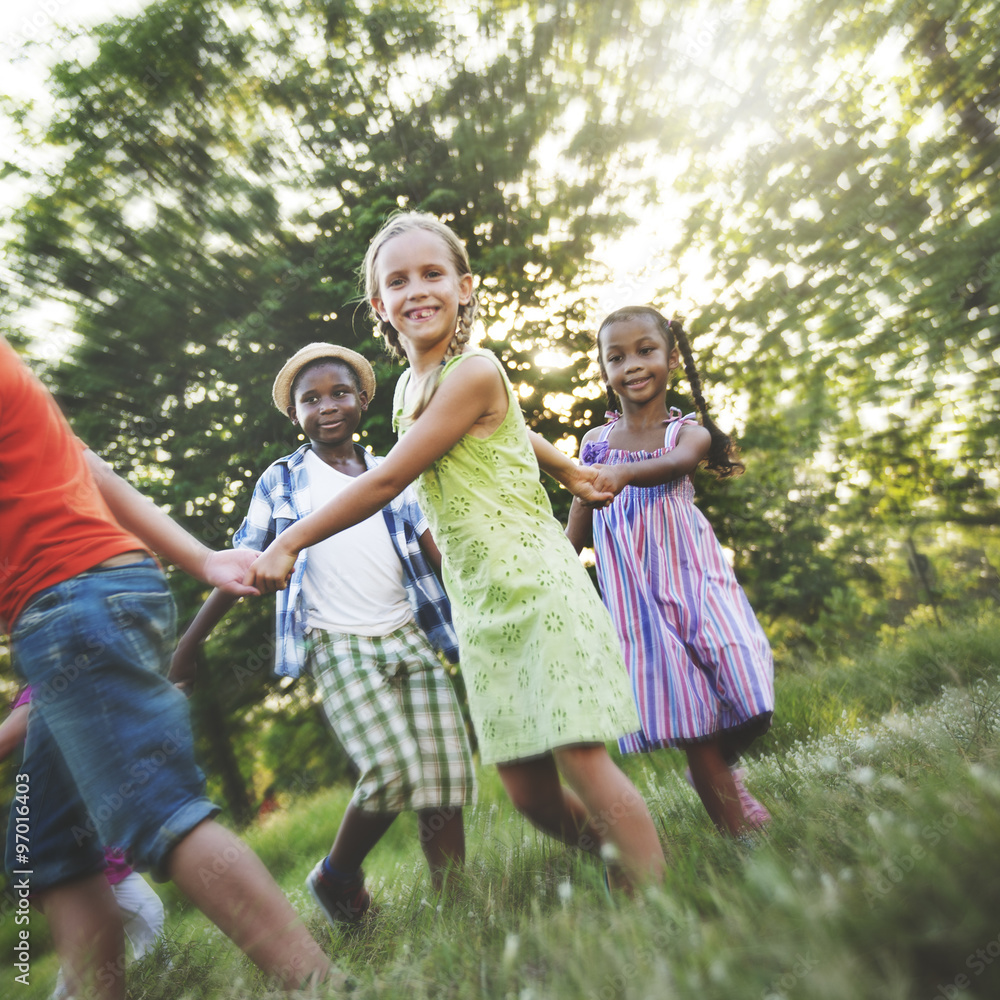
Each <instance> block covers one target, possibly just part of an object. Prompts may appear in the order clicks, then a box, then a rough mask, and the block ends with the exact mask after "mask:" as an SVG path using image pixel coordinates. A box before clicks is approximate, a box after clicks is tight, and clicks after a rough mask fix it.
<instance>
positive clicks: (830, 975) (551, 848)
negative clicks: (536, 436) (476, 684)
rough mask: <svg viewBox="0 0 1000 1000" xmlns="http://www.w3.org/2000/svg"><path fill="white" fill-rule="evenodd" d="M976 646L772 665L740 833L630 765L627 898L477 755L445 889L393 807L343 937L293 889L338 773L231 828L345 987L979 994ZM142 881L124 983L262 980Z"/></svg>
mask: <svg viewBox="0 0 1000 1000" xmlns="http://www.w3.org/2000/svg"><path fill="white" fill-rule="evenodd" d="M998 640H1000V622H997V621H996V620H995V619H991V618H986V617H984V618H982V619H980V620H979V621H977V622H975V623H971V624H965V625H963V626H961V627H956V628H953V629H949V630H945V631H938V630H934V631H930V630H926V631H925V630H919V631H914V632H913V633H911V634H909V635H907V636H905V637H904V638H902V639H900V640H899V641H897V642H896V643H894V644H893V645H892V646H886V647H882V648H880V649H878V650H875V651H873V652H870V653H865V654H864V655H863V656H858V657H857V658H855V659H851V658H850V657H849V656H847V655H843V656H838V657H836V658H833V657H831V658H830V662H828V663H825V664H822V665H804V666H802V667H801V668H799V669H797V670H796V671H794V672H790V673H786V675H783V676H780V677H779V681H778V690H779V709H778V722H777V724H776V734H775V736H773V737H771V738H770V739H769V745H768V746H767V747H766V748H765V750H764V752H762V753H761V754H759V756H757V757H756V758H754V759H752V760H750V761H749V762H748V763H747V768H748V784H749V785H750V787H751V788H752V789H753V790H754V791H755V792H756V793H757V794H758V795H759V797H760V798H761V799H762V800H763V801H764V802H765V804H766V805H767V806H768V807H769V808H770V809H771V811H772V813H773V815H774V822H773V824H772V827H771V831H770V834H769V836H768V837H767V838H764V839H762V840H761V841H760V842H759V844H758V845H757V846H756V848H754V849H749V848H747V847H744V846H742V845H738V844H735V843H732V842H729V841H726V840H723V839H722V838H720V837H718V836H717V835H716V834H715V832H714V830H713V829H712V828H711V826H710V824H709V821H708V819H707V817H706V816H705V813H704V810H703V809H702V808H701V806H700V804H699V803H698V802H697V801H696V799H695V796H694V793H693V792H691V790H690V789H689V788H688V787H687V785H686V783H685V782H684V780H683V777H682V775H681V773H680V770H681V763H682V758H681V757H680V755H678V754H669V753H659V754H654V755H651V756H648V757H643V758H630V759H628V760H627V761H626V762H625V766H626V767H627V769H628V770H629V772H630V774H631V775H632V776H633V778H634V780H635V781H636V784H637V785H638V787H639V789H640V791H642V792H643V794H644V795H645V796H646V798H647V801H648V802H649V804H650V808H651V810H652V812H653V814H654V817H655V819H656V820H657V823H658V824H659V827H660V829H661V831H662V835H663V841H664V846H665V849H666V852H667V855H668V860H669V863H670V870H669V873H668V876H667V880H666V883H665V885H664V886H663V887H662V888H657V889H655V890H648V891H646V892H645V893H643V894H642V895H641V896H640V897H639V898H637V899H635V900H631V901H630V900H627V899H622V898H619V899H616V900H615V901H614V902H610V901H608V900H607V899H606V898H605V896H604V892H603V889H602V887H601V875H600V871H599V870H598V868H597V866H596V865H595V864H594V863H593V862H592V861H590V860H589V859H587V858H584V857H581V856H579V855H578V854H574V853H572V852H570V851H568V850H566V849H564V848H563V847H561V846H560V845H558V844H555V843H554V842H552V841H551V840H547V839H545V838H542V837H540V836H537V835H536V834H535V833H534V831H532V830H531V829H529V828H528V827H527V826H526V825H525V824H524V822H523V821H522V820H521V819H520V817H518V816H517V815H516V814H514V813H513V811H512V810H511V808H510V806H509V804H508V803H507V802H506V800H505V799H504V797H503V794H502V791H501V789H500V787H499V783H498V781H497V779H496V775H495V773H494V772H493V771H491V770H488V771H485V772H483V773H482V775H481V789H480V802H479V804H478V806H477V807H476V808H475V809H473V810H470V811H469V812H468V814H467V830H468V842H469V860H468V865H467V869H466V871H465V873H464V874H463V875H462V876H461V877H459V878H456V879H455V881H454V884H453V885H452V887H451V893H450V896H449V898H447V899H446V900H443V901H442V900H439V899H437V898H436V897H435V896H434V895H433V894H432V893H431V892H430V890H429V886H428V882H427V879H426V875H425V872H424V869H423V860H422V856H421V854H420V851H419V848H418V846H417V837H416V827H415V824H414V822H413V818H412V817H411V816H403V817H401V818H400V820H399V821H397V823H396V824H395V825H394V826H393V828H392V830H391V831H390V833H389V835H388V836H387V837H386V838H385V840H384V841H383V842H382V843H380V844H379V846H378V847H377V848H376V850H375V851H374V852H373V854H372V856H371V858H370V862H369V864H368V865H367V866H366V867H367V870H368V873H369V882H370V886H371V888H372V890H373V892H374V893H375V895H376V896H377V897H378V901H379V903H380V905H381V912H380V915H379V917H378V919H377V920H376V921H375V922H373V924H372V925H371V926H370V927H367V928H365V929H364V930H362V931H359V932H355V933H353V934H347V933H335V932H331V931H329V930H328V928H327V926H326V924H325V923H324V922H323V921H322V920H321V919H320V917H319V915H318V913H317V911H316V910H315V908H314V907H313V906H312V904H311V902H310V901H309V900H308V898H307V895H306V893H305V891H304V890H303V889H302V881H303V879H304V877H305V875H306V873H307V872H308V870H309V869H310V867H311V866H312V864H313V863H314V862H315V860H316V858H318V857H319V856H321V855H322V853H323V852H325V851H326V850H327V848H328V847H329V842H330V839H331V837H332V835H333V833H334V831H335V829H336V826H337V823H338V821H339V818H340V814H341V813H342V811H343V808H344V806H345V805H346V802H347V799H348V796H349V790H348V789H343V788H337V789H330V790H328V791H325V792H323V793H321V794H320V795H317V796H315V797H314V798H311V799H309V800H302V801H299V802H297V803H295V804H294V805H293V806H291V807H290V808H289V809H287V810H286V811H285V812H284V813H282V814H277V815H274V816H273V817H272V818H271V819H270V820H269V821H268V822H267V823H266V825H264V826H261V827H259V828H256V829H253V830H251V831H249V832H248V834H247V839H248V840H249V841H250V843H251V844H252V846H253V847H254V849H255V850H257V852H258V853H259V854H260V855H261V857H262V858H263V860H264V861H265V863H266V864H267V865H268V866H269V867H270V868H271V870H272V871H273V872H274V873H275V875H276V877H277V878H278V879H279V881H280V882H281V884H282V885H283V886H284V887H285V889H286V891H287V892H288V894H289V896H290V898H291V899H292V901H293V903H294V905H295V906H296V908H297V909H298V910H299V911H300V912H301V913H302V914H303V915H304V916H305V917H306V919H307V921H308V923H309V925H310V927H311V928H312V930H313V931H314V933H315V934H316V935H317V936H318V937H319V938H320V940H321V941H323V943H324V944H325V945H326V946H327V948H328V950H329V952H330V954H331V955H333V956H334V957H335V960H336V961H337V962H338V964H339V965H340V966H341V967H342V968H344V969H345V970H347V971H349V972H350V973H351V975H352V976H353V977H354V978H355V980H356V981H357V989H356V990H355V992H354V993H353V994H352V996H355V997H357V998H358V1000H368V998H375V997H404V998H406V1000H422V998H431V997H434V998H465V997H484V998H491V1000H492V998H496V1000H508V998H511V1000H533V998H534V1000H542V998H545V1000H571V998H572V1000H576V998H586V1000H633V998H673V997H676V998H684V1000H688V998H691V1000H694V998H697V1000H742V998H747V1000H758V998H761V1000H764V998H766V1000H797V998H802V1000H869V998H870V1000H895V998H914V1000H918V998H920V1000H941V998H957V997H960V998H962V1000H994V998H995V997H997V996H1000V866H998V865H997V862H996V851H997V845H998V844H1000V768H998V760H1000V756H998V755H1000V679H998V670H1000V652H998V651H1000V643H998ZM883 717H884V718H883ZM162 891H163V893H164V898H165V900H166V901H167V905H168V912H169V919H168V928H169V933H168V939H167V941H166V942H165V944H164V946H163V947H162V948H161V950H160V952H159V953H158V954H157V955H156V956H154V957H153V958H152V959H150V960H147V961H144V962H143V963H141V964H139V965H137V966H133V967H132V968H131V969H130V971H129V979H128V986H129V995H130V997H132V998H134V1000H137V998H143V1000H179V998H181V997H191V998H202V997H205V998H209V997H211V998H237V997H248V996H252V997H265V996H271V995H272V994H271V993H270V992H269V991H268V989H267V987H266V985H265V984H263V983H262V982H261V981H260V979H259V977H258V976H257V974H256V972H255V971H254V970H253V968H252V967H251V966H250V965H249V963H247V962H246V961H245V960H244V959H243V958H242V957H241V956H240V955H239V954H238V953H237V952H236V951H235V950H234V949H233V948H232V946H230V945H229V944H228V942H226V941H224V939H222V938H221V937H220V936H219V935H218V934H217V932H215V931H214V930H213V929H212V928H211V927H210V926H209V925H208V924H207V923H206V922H205V920H204V919H203V918H202V917H201V916H200V915H199V914H197V913H195V912H192V911H185V910H184V908H183V904H182V902H181V901H180V899H179V898H178V897H177V896H176V894H175V893H174V892H173V890H172V889H169V888H164V889H163V890H162ZM37 920H38V918H36V921H37ZM52 975H54V963H53V962H51V960H50V961H49V962H48V964H47V966H43V963H42V961H41V960H39V962H38V963H37V964H36V966H35V968H34V973H33V979H34V981H35V985H34V986H33V987H31V988H30V989H25V990H23V991H22V990H20V989H19V991H18V993H17V994H16V995H17V996H24V997H36V996H37V997H42V996H46V995H47V990H48V988H50V983H51V978H46V977H51V976H52ZM4 995H7V991H5V993H4Z"/></svg>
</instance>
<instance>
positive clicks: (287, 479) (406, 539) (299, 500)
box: [233, 444, 458, 677]
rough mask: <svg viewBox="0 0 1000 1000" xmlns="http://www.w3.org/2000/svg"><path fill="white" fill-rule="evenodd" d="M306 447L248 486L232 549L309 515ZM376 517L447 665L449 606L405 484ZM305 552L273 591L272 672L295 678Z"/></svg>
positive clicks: (299, 663)
mask: <svg viewBox="0 0 1000 1000" xmlns="http://www.w3.org/2000/svg"><path fill="white" fill-rule="evenodd" d="M309 447H310V446H309V445H308V444H304V445H302V447H301V448H299V449H298V450H297V451H295V452H293V453H292V454H291V455H286V456H285V457H284V458H279V459H278V460H277V461H276V462H273V463H272V464H271V465H269V466H268V467H267V468H266V469H265V470H264V473H263V475H262V476H261V477H260V479H258V480H257V485H256V486H255V487H254V491H253V496H252V497H251V499H250V506H249V507H248V509H247V514H246V517H245V518H244V519H243V523H242V524H241V525H240V527H239V530H238V531H237V532H236V534H235V535H234V536H233V546H234V547H235V548H245V549H261V550H263V549H266V548H267V547H268V545H270V544H271V542H273V541H274V539H275V537H276V536H277V535H279V534H281V532H282V531H284V530H285V529H286V528H287V527H288V526H289V525H291V524H294V523H295V522H296V521H297V520H299V519H300V518H303V517H305V516H306V515H307V514H311V513H312V506H311V504H310V502H309V476H308V473H307V472H306V467H305V453H306V450H307V449H308V448H309ZM358 451H359V453H360V454H361V455H363V456H364V460H365V465H366V466H367V467H368V468H369V469H374V468H375V466H377V465H378V464H379V462H380V461H381V459H379V458H376V457H375V456H374V455H372V454H371V452H368V451H365V450H364V449H362V448H359V449H358ZM382 516H383V518H384V519H385V523H386V527H387V528H388V529H389V536H390V538H392V544H393V546H394V547H395V549H396V554H397V555H398V556H399V560H400V562H401V563H402V564H403V585H404V586H405V587H406V593H407V596H408V597H409V599H410V606H411V607H412V608H413V614H414V616H415V617H416V620H417V623H418V624H419V626H420V627H421V628H422V629H423V630H424V632H425V633H426V634H427V637H428V639H430V641H431V644H432V645H433V646H434V648H435V649H439V650H440V651H441V652H442V653H444V655H445V657H446V658H447V659H448V660H450V661H451V662H452V663H457V662H458V638H457V637H456V635H455V629H454V627H453V625H452V622H451V605H450V604H449V603H448V598H447V597H446V596H445V593H444V590H443V589H442V587H441V584H440V582H439V581H438V578H437V576H436V575H435V573H434V570H433V569H431V566H430V564H429V563H428V562H427V560H426V558H425V557H424V554H423V552H422V551H421V549H420V536H421V535H422V534H423V533H424V532H425V531H426V530H427V520H426V519H425V518H424V515H423V512H422V511H421V509H420V506H419V504H418V503H417V498H416V495H415V494H414V492H413V490H412V489H410V487H407V488H406V489H405V490H403V492H402V493H400V494H399V496H398V497H396V498H395V499H394V500H391V501H390V502H389V503H388V504H387V505H386V506H385V507H383V508H382ZM308 551H309V550H308V549H307V550H306V551H305V552H303V553H302V554H301V555H300V556H299V558H298V560H297V561H296V563H295V568H294V570H293V571H292V579H291V581H290V582H289V585H288V587H287V588H286V589H285V590H279V591H278V592H277V594H276V595H275V596H276V598H277V603H276V605H275V616H276V623H275V628H276V631H275V636H276V637H277V647H276V649H275V654H274V670H275V673H277V674H287V675H288V676H289V677H298V676H299V674H300V673H302V669H303V667H304V665H305V660H304V653H303V648H302V641H301V637H302V635H303V634H304V632H305V628H306V620H305V610H304V608H303V607H302V581H303V580H304V579H305V574H306V560H307V557H308Z"/></svg>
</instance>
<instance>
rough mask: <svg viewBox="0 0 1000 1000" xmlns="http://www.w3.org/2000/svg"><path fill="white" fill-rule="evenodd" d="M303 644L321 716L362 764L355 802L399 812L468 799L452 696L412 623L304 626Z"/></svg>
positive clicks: (471, 779) (467, 763)
mask: <svg viewBox="0 0 1000 1000" xmlns="http://www.w3.org/2000/svg"><path fill="white" fill-rule="evenodd" d="M306 651H307V653H306V655H307V663H308V669H309V671H310V672H311V673H312V675H313V677H314V678H315V680H316V686H317V687H318V688H319V691H320V694H321V696H322V699H323V710H324V712H325V713H326V717H327V719H328V720H329V722H330V725H331V726H332V727H333V731H334V733H336V735H337V738H338V739H339V740H340V742H341V743H342V744H343V746H344V750H345V751H346V752H347V754H348V755H349V756H350V758H351V760H353V761H354V763H355V765H357V768H358V770H359V771H360V772H361V776H360V778H359V779H358V783H357V786H356V788H355V790H354V804H355V805H356V806H358V807H359V808H361V809H365V810H367V811H369V812H401V811H402V810H404V809H433V808H435V807H443V806H465V805H470V804H471V803H472V802H474V801H475V795H476V784H475V772H474V770H473V766H472V755H471V753H470V752H469V740H468V737H467V735H466V732H465V722H464V720H463V719H462V712H461V709H460V708H459V706H458V699H457V698H456V697H455V692H454V689H453V688H452V686H451V682H450V681H449V679H448V675H447V674H446V673H445V671H444V668H443V667H442V666H441V663H440V661H439V660H438V658H437V656H436V654H435V653H434V650H433V649H432V648H431V646H430V644H429V643H428V642H427V639H426V637H425V636H424V634H423V633H422V632H421V631H420V629H419V628H417V627H416V626H415V625H414V624H413V623H412V622H411V623H410V624H408V625H404V626H403V627H402V628H400V629H397V630H396V631H395V632H392V633H391V634H390V635H386V636H374V637H369V636H363V635H348V634H346V633H342V632H325V631H323V630H322V629H311V630H310V632H309V635H308V636H307V639H306Z"/></svg>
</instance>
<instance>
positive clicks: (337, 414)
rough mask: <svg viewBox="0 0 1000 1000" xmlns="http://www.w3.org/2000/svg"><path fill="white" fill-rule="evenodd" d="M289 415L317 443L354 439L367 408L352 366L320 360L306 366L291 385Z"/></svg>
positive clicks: (329, 444)
mask: <svg viewBox="0 0 1000 1000" xmlns="http://www.w3.org/2000/svg"><path fill="white" fill-rule="evenodd" d="M292 399H293V400H294V403H293V405H292V406H289V407H288V416H289V418H290V419H291V421H292V423H293V424H298V425H299V426H300V427H301V428H302V430H303V431H305V434H306V437H308V438H309V440H310V441H312V442H313V443H314V444H317V445H326V446H335V445H339V444H343V443H344V442H348V441H352V440H353V436H354V432H355V431H356V430H357V429H358V424H359V423H360V422H361V414H362V413H364V411H365V410H367V409H368V397H367V396H366V395H365V393H364V392H362V391H361V390H360V389H358V381H357V376H356V375H355V374H354V371H353V369H351V368H350V367H349V366H348V365H345V364H344V363H343V362H340V361H320V362H319V363H317V364H313V365H310V366H308V367H307V368H305V369H303V370H302V371H301V372H300V373H299V374H298V375H297V376H296V379H295V383H294V385H293V386H292Z"/></svg>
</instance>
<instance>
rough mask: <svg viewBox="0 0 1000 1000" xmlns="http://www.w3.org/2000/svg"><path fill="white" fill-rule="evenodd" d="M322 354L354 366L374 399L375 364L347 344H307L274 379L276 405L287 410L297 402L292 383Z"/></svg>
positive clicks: (362, 383)
mask: <svg viewBox="0 0 1000 1000" xmlns="http://www.w3.org/2000/svg"><path fill="white" fill-rule="evenodd" d="M320 358H323V359H324V360H329V361H341V362H343V363H344V364H345V365H347V367H348V368H350V369H352V370H353V371H354V373H355V374H356V375H357V376H358V381H359V382H360V383H361V390H362V391H363V392H364V394H365V395H366V396H367V397H368V401H369V402H371V399H372V396H374V395H375V372H373V371H372V366H371V365H370V364H369V363H368V361H367V360H366V359H365V358H363V357H362V356H361V355H360V354H358V352H357V351H352V350H350V348H347V347H339V346H338V345H337V344H320V343H317V344H306V346H305V347H303V348H302V350H301V351H296V352H295V353H294V354H293V355H292V357H291V358H290V359H289V360H288V361H286V362H285V365H284V367H283V368H282V369H281V371H280V372H278V377H277V378H276V379H275V380H274V390H273V391H272V393H271V398H272V399H273V400H274V405H275V406H276V407H277V408H278V409H279V410H280V411H281V412H282V413H287V412H288V407H289V406H292V405H294V400H293V399H292V383H293V382H294V381H295V376H296V375H298V373H299V372H300V371H302V369H303V368H305V366H306V365H307V364H309V362H310V361H317V360H319V359H320Z"/></svg>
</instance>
